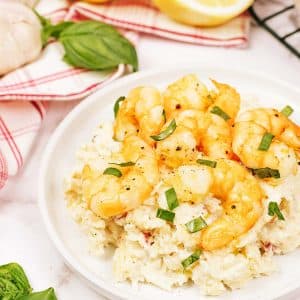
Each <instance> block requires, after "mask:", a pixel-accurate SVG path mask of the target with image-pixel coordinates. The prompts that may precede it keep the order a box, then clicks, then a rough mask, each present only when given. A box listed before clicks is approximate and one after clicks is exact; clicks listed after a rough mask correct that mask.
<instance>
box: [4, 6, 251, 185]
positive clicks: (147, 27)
mask: <svg viewBox="0 0 300 300" xmlns="http://www.w3.org/2000/svg"><path fill="white" fill-rule="evenodd" d="M1 1H3V0H1ZM5 1H6V0H5ZM70 3H72V4H71V5H70ZM36 9H37V11H38V12H39V13H40V14H42V15H44V16H46V17H48V18H50V19H51V20H52V21H53V22H59V21H61V20H74V21H78V20H86V19H93V20H99V21H104V22H106V23H109V24H112V25H115V26H117V27H118V28H120V30H121V31H122V30H123V33H124V34H125V35H126V36H127V37H128V38H129V39H130V40H131V41H133V43H134V44H135V45H137V43H138V37H139V34H141V33H145V34H151V35H156V36H159V37H161V38H166V39H173V40H176V41H179V42H185V43H194V44H199V45H207V46H223V47H245V46H246V45H247V42H248V28H249V17H248V15H247V14H243V15H241V16H239V17H237V18H235V19H234V20H232V21H231V22H229V23H227V24H225V25H223V26H220V27H217V28H208V29H204V28H196V27H189V26H186V25H182V24H178V23H176V22H174V21H172V20H170V19H169V18H168V17H166V16H165V15H163V14H161V13H160V12H159V11H158V10H157V9H156V8H154V7H153V6H152V5H151V1H149V0H115V1H112V2H110V3H107V4H103V5H91V4H87V3H83V2H71V1H66V0H51V1H48V0H41V1H40V2H39V4H38V5H37V7H36ZM62 56H63V48H62V47H61V45H60V44H59V43H55V42H53V43H50V44H49V45H48V46H47V47H46V48H45V49H44V50H43V52H42V54H41V56H40V58H39V59H38V60H37V61H35V62H33V63H31V64H30V65H27V66H25V67H23V68H20V69H18V70H16V71H15V72H12V73H10V74H8V75H6V76H4V77H2V78H1V79H0V189H1V188H2V187H3V186H4V185H5V182H6V181H7V179H8V177H9V176H14V175H15V174H17V172H18V171H19V170H20V169H21V167H22V166H23V164H24V162H25V161H26V158H27V157H28V155H29V154H30V148H31V146H32V143H33V141H34V138H35V137H36V135H37V133H38V130H39V128H40V125H41V122H42V120H43V118H44V116H45V114H46V108H47V107H46V103H47V102H46V101H50V100H58V101H59V100H62V101H66V100H78V99H83V98H84V97H86V96H87V95H89V94H90V93H92V92H94V91H96V90H97V89H99V88H101V87H102V86H104V85H105V84H108V83H109V82H111V81H113V80H115V79H117V78H119V77H120V76H122V75H123V74H124V73H125V72H126V69H125V67H124V66H123V65H121V66H119V67H118V68H117V69H116V70H113V71H110V72H95V71H88V70H84V69H78V68H72V67H70V66H69V65H67V64H66V63H64V62H63V61H62V59H61V58H62Z"/></svg>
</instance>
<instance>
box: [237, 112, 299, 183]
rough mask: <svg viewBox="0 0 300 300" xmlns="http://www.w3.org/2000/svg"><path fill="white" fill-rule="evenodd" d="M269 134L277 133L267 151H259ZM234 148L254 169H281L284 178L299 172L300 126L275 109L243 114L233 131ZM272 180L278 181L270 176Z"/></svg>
mask: <svg viewBox="0 0 300 300" xmlns="http://www.w3.org/2000/svg"><path fill="white" fill-rule="evenodd" d="M266 133H271V134H273V135H274V138H273V140H272V143H271V145H270V147H269V149H268V150H267V151H261V150H258V147H259V145H260V143H261V141H262V138H263V136H264V135H265V134H266ZM232 146H233V151H234V152H235V154H236V155H237V156H238V157H239V158H240V160H241V161H242V162H243V164H244V165H245V166H247V167H248V168H252V169H259V168H271V169H275V170H278V171H279V173H280V177H281V178H285V177H286V176H288V175H289V174H295V172H296V171H297V153H299V150H300V128H299V126H297V125H296V124H294V123H293V122H292V121H290V120H289V119H288V118H287V117H285V116H284V115H282V114H281V113H280V112H278V111H277V110H275V109H263V108H261V109H254V110H250V111H247V112H245V113H243V114H241V115H240V116H239V118H238V122H237V123H236V124H235V125H234V130H233V144H232ZM267 180H268V181H269V182H270V183H273V184H276V183H279V182H280V181H279V180H274V179H267Z"/></svg>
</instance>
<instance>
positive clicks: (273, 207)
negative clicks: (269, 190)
mask: <svg viewBox="0 0 300 300" xmlns="http://www.w3.org/2000/svg"><path fill="white" fill-rule="evenodd" d="M268 215H269V216H274V215H276V216H277V218H278V220H285V219H284V216H283V214H282V213H281V211H280V209H279V206H278V204H277V203H276V202H270V203H269V207H268Z"/></svg>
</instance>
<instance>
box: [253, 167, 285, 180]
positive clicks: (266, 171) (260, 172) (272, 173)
mask: <svg viewBox="0 0 300 300" xmlns="http://www.w3.org/2000/svg"><path fill="white" fill-rule="evenodd" d="M252 174H253V175H257V176H258V177H259V178H262V179H263V178H270V177H273V178H280V173H279V171H278V170H275V169H271V168H261V169H252Z"/></svg>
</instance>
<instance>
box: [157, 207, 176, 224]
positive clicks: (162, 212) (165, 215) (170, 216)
mask: <svg viewBox="0 0 300 300" xmlns="http://www.w3.org/2000/svg"><path fill="white" fill-rule="evenodd" d="M156 218H160V219H162V220H165V221H169V222H171V223H173V221H174V218H175V213H174V212H172V211H169V210H166V209H162V208H158V209H157V212H156Z"/></svg>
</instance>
